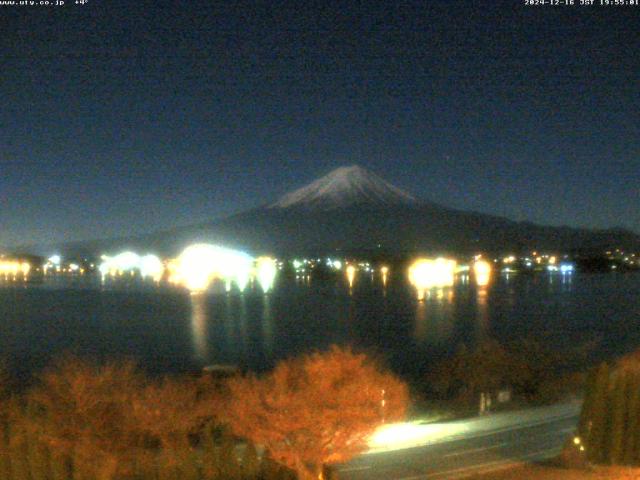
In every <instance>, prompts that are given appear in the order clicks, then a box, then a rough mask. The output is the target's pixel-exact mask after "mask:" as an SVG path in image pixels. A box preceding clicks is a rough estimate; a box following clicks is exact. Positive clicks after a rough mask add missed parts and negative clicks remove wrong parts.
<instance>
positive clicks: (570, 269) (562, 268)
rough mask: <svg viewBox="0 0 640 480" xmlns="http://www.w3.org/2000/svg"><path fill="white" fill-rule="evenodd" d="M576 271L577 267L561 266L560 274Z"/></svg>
mask: <svg viewBox="0 0 640 480" xmlns="http://www.w3.org/2000/svg"><path fill="white" fill-rule="evenodd" d="M574 270H575V267H574V266H573V264H571V263H561V264H560V273H562V274H568V273H573V271H574Z"/></svg>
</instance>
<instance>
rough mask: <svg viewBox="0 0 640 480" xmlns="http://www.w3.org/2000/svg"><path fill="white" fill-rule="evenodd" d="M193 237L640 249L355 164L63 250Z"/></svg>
mask: <svg viewBox="0 0 640 480" xmlns="http://www.w3.org/2000/svg"><path fill="white" fill-rule="evenodd" d="M194 242H211V243H221V244H224V245H227V246H229V247H235V248H243V249H246V250H249V251H251V252H253V253H256V254H260V253H270V254H275V255H282V256H291V255H306V254H309V255H322V254H336V253H339V254H358V253H366V254H367V255H372V254H381V255H394V256H397V255H404V254H415V253H418V252H426V253H429V252H432V253H447V252H451V253H462V254H472V253H476V252H478V251H486V252H506V251H512V252H520V251H526V250H531V249H539V250H553V251H563V252H566V251H597V252H599V253H601V252H602V251H603V250H605V249H607V248H610V247H613V246H619V247H625V248H634V249H640V236H638V235H637V234H635V233H633V232H630V231H627V230H622V229H615V230H614V229H612V230H586V229H579V228H569V227H550V226H541V225H535V224H532V223H529V222H515V221H512V220H509V219H507V218H504V217H498V216H494V215H487V214H482V213H476V212H466V211H461V210H456V209H452V208H448V207H445V206H442V205H439V204H437V203H433V202H429V201H426V200H421V199H418V198H416V197H415V196H413V195H411V194H409V193H407V192H404V191H403V190H401V189H399V188H398V187H396V186H394V185H391V184H390V183H388V182H387V181H385V180H384V179H382V178H380V177H379V176H378V175H376V174H374V173H372V172H370V171H368V170H366V169H364V168H362V167H359V166H355V165H353V166H346V167H340V168H338V169H336V170H334V171H332V172H330V173H329V174H327V175H326V176H324V177H322V178H320V179H318V180H316V181H314V182H312V183H310V184H309V185H307V186H303V187H302V188H299V189H297V190H294V191H292V192H290V193H287V194H286V195H284V196H282V197H281V198H279V199H278V200H276V201H275V202H273V203H270V204H265V205H263V206H261V207H258V208H254V209H252V210H249V211H245V212H242V213H238V214H235V215H231V216H229V217H225V218H221V219H217V220H213V221H210V222H207V223H203V224H199V225H192V226H187V227H180V228H174V229H171V230H164V231H159V232H156V233H152V234H148V235H143V236H138V237H134V238H128V239H117V240H114V239H112V240H99V241H93V242H79V243H76V244H72V245H70V244H67V245H65V246H62V248H61V249H60V250H61V251H62V252H73V253H75V254H78V253H79V252H82V253H83V254H93V255H95V254H97V253H98V252H104V251H113V250H115V249H119V248H134V249H139V250H143V251H155V252H158V253H162V254H164V255H175V254H176V253H178V252H179V251H181V250H182V249H183V248H184V247H186V246H187V245H188V244H190V243H194Z"/></svg>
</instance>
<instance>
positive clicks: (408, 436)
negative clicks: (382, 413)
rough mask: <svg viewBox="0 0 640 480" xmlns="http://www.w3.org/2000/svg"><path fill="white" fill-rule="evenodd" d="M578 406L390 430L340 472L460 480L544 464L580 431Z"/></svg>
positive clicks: (352, 476)
mask: <svg viewBox="0 0 640 480" xmlns="http://www.w3.org/2000/svg"><path fill="white" fill-rule="evenodd" d="M579 410H580V404H579V403H578V402H573V403H567V404H561V405H554V406H552V407H543V408H532V409H528V410H520V411H517V412H509V413H502V414H494V415H487V416H483V417H479V418H476V419H472V420H468V421H457V422H450V423H444V424H439V425H433V424H432V425H416V424H404V425H398V426H395V427H390V429H389V432H387V434H382V435H381V436H380V438H379V439H378V440H377V441H376V442H374V445H373V446H372V451H371V452H370V453H367V454H364V455H361V456H359V457H357V458H356V459H354V460H353V461H351V462H350V463H348V464H346V465H341V466H339V467H338V472H339V478H340V480H421V479H425V480H426V479H434V480H445V479H456V478H465V477H468V476H472V475H475V474H478V473H487V472H491V471H496V470H501V469H505V468H509V467H511V466H513V465H514V464H518V463H521V462H527V461H534V460H544V459H548V458H551V457H554V456H556V455H557V454H558V453H560V450H561V449H562V445H563V443H564V441H565V440H566V438H567V436H569V435H570V434H572V433H573V432H574V431H575V428H576V425H577V421H578V414H579Z"/></svg>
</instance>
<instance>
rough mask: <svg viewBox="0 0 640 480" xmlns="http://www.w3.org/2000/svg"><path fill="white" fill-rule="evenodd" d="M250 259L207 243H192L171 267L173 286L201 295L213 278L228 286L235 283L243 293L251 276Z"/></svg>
mask: <svg viewBox="0 0 640 480" xmlns="http://www.w3.org/2000/svg"><path fill="white" fill-rule="evenodd" d="M252 269H253V258H252V257H250V256H249V255H247V254H246V253H244V252H240V251H236V250H231V249H228V248H223V247H220V246H217V245H210V244H204V243H201V244H195V245H191V246H189V247H187V248H186V249H185V250H184V251H183V252H182V253H181V254H180V256H179V257H178V258H177V260H176V262H175V263H174V264H173V265H172V278H171V280H172V281H173V282H175V283H179V284H181V285H183V286H185V287H186V288H187V289H189V290H190V291H192V292H202V291H205V290H207V288H209V285H210V284H211V282H212V281H213V280H215V279H222V280H224V281H225V282H226V283H227V285H228V286H229V288H230V286H231V282H232V281H233V282H235V284H236V285H237V287H238V289H239V290H240V291H243V290H244V289H245V287H246V285H247V283H248V282H249V279H250V277H251V271H252Z"/></svg>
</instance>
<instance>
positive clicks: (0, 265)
mask: <svg viewBox="0 0 640 480" xmlns="http://www.w3.org/2000/svg"><path fill="white" fill-rule="evenodd" d="M30 271H31V264H29V263H28V262H22V261H19V260H4V261H0V275H3V276H4V277H9V276H11V277H13V278H14V279H15V278H16V277H17V276H18V275H21V276H22V277H23V278H26V277H27V275H29V272H30Z"/></svg>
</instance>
